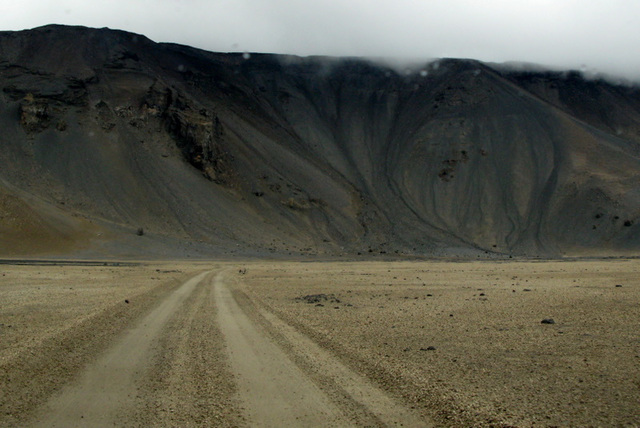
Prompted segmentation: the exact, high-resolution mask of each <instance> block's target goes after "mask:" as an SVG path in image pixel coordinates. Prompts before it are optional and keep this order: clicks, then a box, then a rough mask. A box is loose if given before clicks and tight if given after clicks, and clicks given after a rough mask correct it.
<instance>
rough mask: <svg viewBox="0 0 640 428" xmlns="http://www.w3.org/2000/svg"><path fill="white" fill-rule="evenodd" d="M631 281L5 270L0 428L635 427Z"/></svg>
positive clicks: (257, 270)
mask: <svg viewBox="0 0 640 428" xmlns="http://www.w3.org/2000/svg"><path fill="white" fill-rule="evenodd" d="M639 270H640V260H637V259H593V260H566V261H565V260H560V261H541V260H518V261H478V262H470V261H465V262H455V261H360V262H354V261H315V262H308V261H307V262H302V261H277V260H274V261H251V260H247V261H241V260H235V261H211V262H208V261H206V262H205V261H201V262H136V263H132V262H114V261H109V262H90V263H87V262H84V263H77V262H46V263H22V262H18V261H15V260H13V261H5V263H4V264H2V265H0V302H1V304H0V425H1V426H106V425H110V426H113V425H117V426H285V425H288V426H450V427H462V426H503V427H507V426H516V427H529V426H626V427H633V426H638V425H640V334H639V332H640V276H639ZM543 320H545V322H544V323H543V322H542V321H543Z"/></svg>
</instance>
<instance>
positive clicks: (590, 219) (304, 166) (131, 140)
mask: <svg viewBox="0 0 640 428" xmlns="http://www.w3.org/2000/svg"><path fill="white" fill-rule="evenodd" d="M0 88H2V92H1V93H0V129H1V135H0V146H1V149H2V150H1V151H0V253H2V254H5V255H7V254H9V255H17V254H21V253H22V254H24V253H26V254H37V253H55V254H62V253H69V254H79V255H85V256H99V255H117V256H125V255H138V256H140V255H144V254H148V255H154V256H163V255H164V256H180V255H197V254H223V253H227V252H238V253H244V254H261V253H265V252H267V253H268V252H273V253H284V254H289V253H292V254H300V253H303V254H316V253H317V254H349V255H356V254H357V253H358V252H360V253H362V254H365V255H366V254H369V253H378V254H379V253H380V252H384V253H387V254H394V253H396V252H397V253H398V254H405V255H406V254H435V255H439V254H467V255H474V254H476V253H478V254H484V253H485V252H488V253H489V254H493V253H496V254H506V255H508V254H516V255H530V256H533V255H545V256H555V255H563V254H601V255H602V254H637V253H638V252H640V251H639V250H640V219H639V217H640V179H639V178H638V174H639V173H640V90H638V88H634V87H628V86H616V85H613V84H610V83H606V82H604V81H601V80H592V81H587V80H585V79H583V78H582V77H581V76H580V75H579V74H577V73H551V72H549V73H534V72H515V71H505V70H501V69H498V68H495V67H490V66H488V65H486V64H483V63H480V62H477V61H470V60H440V61H437V62H432V63H430V64H427V65H425V66H424V68H422V69H415V70H413V71H407V72H406V73H397V72H396V71H394V70H393V69H391V68H388V67H385V66H382V65H377V64H374V63H372V62H370V61H366V60H360V59H335V58H320V57H312V58H298V57H290V56H279V55H266V54H253V55H250V56H249V55H243V54H218V53H211V52H206V51H201V50H197V49H193V48H189V47H186V46H179V45H173V44H157V43H154V42H152V41H150V40H148V39H147V38H145V37H143V36H140V35H135V34H130V33H125V32H121V31H112V30H108V29H99V30H97V29H87V28H82V27H62V26H47V27H42V28H38V29H34V30H30V31H23V32H4V33H0ZM140 229H141V230H140Z"/></svg>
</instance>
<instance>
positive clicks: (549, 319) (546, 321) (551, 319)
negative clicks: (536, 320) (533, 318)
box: [540, 318, 556, 324]
mask: <svg viewBox="0 0 640 428" xmlns="http://www.w3.org/2000/svg"><path fill="white" fill-rule="evenodd" d="M555 323H556V322H555V321H554V320H553V318H545V319H543V320H542V321H540V324H555Z"/></svg>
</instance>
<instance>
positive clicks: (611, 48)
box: [0, 0, 640, 79]
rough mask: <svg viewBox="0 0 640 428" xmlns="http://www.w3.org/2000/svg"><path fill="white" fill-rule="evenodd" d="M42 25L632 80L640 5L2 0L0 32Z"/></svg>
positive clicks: (639, 69) (601, 1) (639, 74)
mask: <svg viewBox="0 0 640 428" xmlns="http://www.w3.org/2000/svg"><path fill="white" fill-rule="evenodd" d="M50 23H58V24H73V25H86V26H89V27H110V28H117V29H122V30H127V31H132V32H136V33H141V34H144V35H146V36H147V37H149V38H151V39H152V40H154V41H157V42H176V43H182V44H188V45H192V46H196V47H199V48H202V49H207V50H212V51H222V52H228V51H249V52H275V53H288V54H298V55H349V56H354V55H355V56H375V57H399V58H410V59H423V58H424V59H429V58H436V57H456V58H474V59H480V60H483V61H497V62H503V61H525V62H533V63H540V64H543V65H549V66H558V67H572V68H582V69H584V70H586V71H589V72H594V71H597V72H606V73H616V74H618V75H623V76H626V77H632V78H634V79H640V0H475V1H474V0H441V1H440V0H108V1H107V0H20V1H16V0H0V29H3V30H21V29H25V28H32V27H37V26H40V25H45V24H50Z"/></svg>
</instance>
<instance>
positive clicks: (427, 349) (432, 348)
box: [420, 346, 436, 351]
mask: <svg viewBox="0 0 640 428" xmlns="http://www.w3.org/2000/svg"><path fill="white" fill-rule="evenodd" d="M420 350H421V351H435V350H436V347H435V346H427V347H426V348H420Z"/></svg>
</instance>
